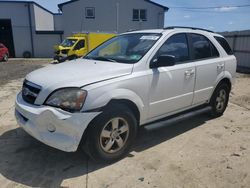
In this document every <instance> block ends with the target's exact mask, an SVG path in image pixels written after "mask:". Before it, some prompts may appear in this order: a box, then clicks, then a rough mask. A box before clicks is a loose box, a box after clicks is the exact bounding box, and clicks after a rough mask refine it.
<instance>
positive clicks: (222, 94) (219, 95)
mask: <svg viewBox="0 0 250 188" xmlns="http://www.w3.org/2000/svg"><path fill="white" fill-rule="evenodd" d="M229 93H230V88H229V86H228V84H226V83H222V84H220V85H218V86H217V88H216V89H215V91H214V93H213V95H212V98H211V101H210V106H211V107H212V111H211V115H212V116H213V117H219V116H222V115H223V113H224V112H225V110H226V108H227V104H228V100H229Z"/></svg>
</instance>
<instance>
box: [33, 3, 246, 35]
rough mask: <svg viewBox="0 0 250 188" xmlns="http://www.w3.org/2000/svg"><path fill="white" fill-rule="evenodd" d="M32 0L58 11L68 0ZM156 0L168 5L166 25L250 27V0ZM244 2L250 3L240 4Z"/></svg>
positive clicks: (224, 28)
mask: <svg viewBox="0 0 250 188" xmlns="http://www.w3.org/2000/svg"><path fill="white" fill-rule="evenodd" d="M33 1H35V2H37V3H38V4H40V5H42V6H43V7H45V8H46V9H48V10H50V11H52V12H55V13H56V12H58V7H57V4H59V3H63V2H65V1H67V0H33ZM153 1H154V2H157V3H159V4H162V5H164V6H167V7H169V11H168V12H167V13H166V14H165V26H190V27H191V26H192V27H200V28H205V29H210V30H213V31H236V30H247V29H250V0H153ZM241 5H249V6H248V7H238V6H241ZM183 7H184V8H183ZM207 7H212V8H207ZM216 7H217V8H216ZM190 8H191V9H190ZM197 8H198V9H197ZM204 8H205V9H204Z"/></svg>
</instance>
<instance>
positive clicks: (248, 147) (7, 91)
mask: <svg viewBox="0 0 250 188" xmlns="http://www.w3.org/2000/svg"><path fill="white" fill-rule="evenodd" d="M47 62H48V60H39V61H38V60H29V61H25V60H19V61H17V60H11V61H9V62H8V63H2V64H0V88H1V89H0V187H1V188H5V187H64V188H66V187H79V188H80V187H81V188H82V187H89V188H90V187H93V188H99V187H100V188H110V187H114V188H123V187H143V188H147V187H148V188H151V187H163V188H165V187H190V188H195V187H201V188H204V187H212V188H218V187H219V188H220V187H221V188H222V187H226V188H231V187H232V188H234V187H235V188H238V187H241V188H244V187H246V188H247V187H249V186H250V75H243V74H238V75H237V80H236V85H235V87H234V89H233V92H232V93H231V97H230V103H229V106H228V108H227V110H226V112H225V114H224V116H222V117H220V118H217V119H210V117H209V116H208V115H207V114H206V113H202V112H197V113H198V114H199V115H197V114H196V116H194V114H193V113H191V114H188V115H186V116H183V117H182V118H179V119H178V120H175V121H169V122H164V123H159V124H154V125H150V126H148V127H146V128H142V129H141V130H140V132H139V135H138V139H137V141H136V143H135V146H134V147H133V149H132V151H131V153H130V154H129V155H128V156H127V157H126V158H124V159H123V160H121V161H119V162H117V163H115V164H112V165H108V166H106V165H102V164H96V163H94V162H93V161H91V160H89V159H88V157H87V156H86V155H85V154H84V153H82V152H80V151H78V152H76V153H65V152H61V151H58V150H56V149H53V148H50V147H48V146H46V145H44V144H42V143H40V142H38V141H36V140H35V139H33V138H32V137H30V136H29V135H27V134H26V133H25V132H24V131H23V130H22V129H20V128H19V127H18V125H17V124H16V121H15V118H14V115H13V114H14V101H15V97H16V94H17V92H18V91H19V90H20V89H21V86H22V81H23V78H24V75H25V74H26V73H28V72H30V71H32V70H33V69H36V68H39V67H42V66H47V65H48V64H47ZM51 66H53V65H51Z"/></svg>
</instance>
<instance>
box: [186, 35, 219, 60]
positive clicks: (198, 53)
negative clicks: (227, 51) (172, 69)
mask: <svg viewBox="0 0 250 188" xmlns="http://www.w3.org/2000/svg"><path fill="white" fill-rule="evenodd" d="M190 37H191V46H192V49H193V59H195V60H198V59H207V58H213V57H219V52H218V50H217V49H216V47H215V46H214V45H213V44H212V43H211V42H210V41H209V40H208V39H207V38H206V37H205V36H203V35H199V34H190Z"/></svg>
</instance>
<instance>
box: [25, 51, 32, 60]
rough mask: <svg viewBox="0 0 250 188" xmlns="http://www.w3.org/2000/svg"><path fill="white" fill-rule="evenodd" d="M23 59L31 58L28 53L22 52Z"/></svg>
mask: <svg viewBox="0 0 250 188" xmlns="http://www.w3.org/2000/svg"><path fill="white" fill-rule="evenodd" d="M23 58H27V59H28V58H31V53H30V52H29V51H25V52H23Z"/></svg>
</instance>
